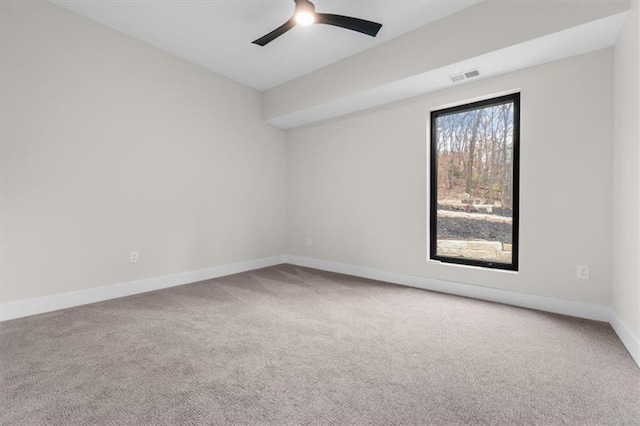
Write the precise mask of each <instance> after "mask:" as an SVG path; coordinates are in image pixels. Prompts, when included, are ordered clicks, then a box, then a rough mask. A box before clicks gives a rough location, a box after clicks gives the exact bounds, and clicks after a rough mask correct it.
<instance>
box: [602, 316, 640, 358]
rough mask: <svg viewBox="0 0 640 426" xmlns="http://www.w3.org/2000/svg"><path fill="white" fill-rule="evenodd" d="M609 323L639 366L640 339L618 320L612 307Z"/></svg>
mask: <svg viewBox="0 0 640 426" xmlns="http://www.w3.org/2000/svg"><path fill="white" fill-rule="evenodd" d="M609 323H610V324H611V327H613V330H614V331H615V332H616V334H617V335H618V337H619V338H620V340H621V341H622V344H623V345H624V346H625V347H626V348H627V350H628V351H629V353H630V354H631V357H632V358H633V359H634V360H635V362H636V364H638V367H640V341H638V339H637V338H636V337H635V336H634V335H633V333H632V332H631V330H629V327H627V325H626V324H625V323H623V322H622V321H621V320H620V318H619V317H618V316H617V315H616V313H615V312H613V309H611V311H610V317H609Z"/></svg>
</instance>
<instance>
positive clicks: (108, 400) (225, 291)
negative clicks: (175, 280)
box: [0, 265, 640, 425]
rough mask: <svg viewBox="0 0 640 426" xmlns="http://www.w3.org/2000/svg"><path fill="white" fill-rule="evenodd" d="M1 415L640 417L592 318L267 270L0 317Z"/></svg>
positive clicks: (629, 382)
mask: <svg viewBox="0 0 640 426" xmlns="http://www.w3.org/2000/svg"><path fill="white" fill-rule="evenodd" d="M0 361H1V362H2V383H1V386H2V389H1V390H2V396H1V400H0V402H1V408H0V410H1V411H0V415H1V417H0V419H1V423H2V424H4V425H40V424H50V425H76V424H101V425H116V424H119V425H147V424H149V425H151V424H153V425H156V424H157V425H174V424H176V425H177V424H184V425H199V424H202V425H205V424H220V425H222V424H256V425H307V424H308V425H312V424H317V425H343V424H348V425H374V424H376V425H427V424H446V425H453V424H474V425H475V424H505V425H516V424H531V425H533V424H536V425H556V424H557V425H560V424H562V425H567V424H571V425H602V424H612V425H613V424H615V425H622V424H629V425H639V424H640V369H638V367H637V366H636V365H635V364H634V362H633V360H632V358H631V357H630V355H629V354H628V353H627V352H626V350H625V349H624V347H623V346H622V343H621V342H620V341H619V340H618V338H617V337H616V335H615V333H614V332H613V330H612V329H611V327H610V326H609V325H608V324H605V323H600V322H594V321H587V320H581V319H576V318H570V317H565V316H561V315H553V314H548V313H543V312H538V311H533V310H528V309H521V308H516V307H512V306H505V305H499V304H494V303H488V302H482V301H478V300H472V299H466V298H461V297H455V296H450V295H445V294H439V293H434V292H429V291H423V290H419V289H413V288H408V287H401V286H396V285H392V284H386V283H381V282H377V281H372V280H366V279H361V278H355V277H350V276H345V275H339V274H333V273H328V272H321V271H317V270H313V269H306V268H300V267H296V266H291V265H280V266H276V267H271V268H265V269H260V270H256V271H252V272H247V273H242V274H237V275H232V276H228V277H223V278H217V279H214V280H209V281H204V282H200V283H195V284H190V285H185V286H181V287H174V288H171V289H166V290H161V291H157V292H153V293H146V294H142V295H137V296H131V297H127V298H122V299H116V300H111V301H107V302H102V303H96V304H93V305H86V306H82V307H77V308H72V309H67V310H64V311H57V312H52V313H48V314H42V315H37V316H33V317H28V318H22V319H17V320H13V321H7V322H4V323H2V324H0Z"/></svg>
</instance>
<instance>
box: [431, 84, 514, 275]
mask: <svg viewBox="0 0 640 426" xmlns="http://www.w3.org/2000/svg"><path fill="white" fill-rule="evenodd" d="M510 102H513V159H512V167H513V170H512V173H513V178H512V179H513V189H512V191H513V193H512V200H513V218H512V229H513V231H512V232H513V235H512V248H511V250H512V251H511V263H503V262H492V261H487V260H479V259H467V258H460V257H449V256H439V255H437V244H438V212H437V210H438V179H437V177H438V143H437V136H438V135H437V126H436V120H437V119H438V117H441V116H443V115H451V114H456V113H460V112H466V111H473V110H476V109H480V108H486V107H490V106H495V105H501V104H505V103H510ZM430 123H431V129H430V140H429V144H430V151H429V152H430V174H429V178H430V180H429V191H430V207H429V258H430V259H431V260H435V261H439V262H442V263H451V264H457V265H467V266H480V267H484V268H490V269H501V270H507V271H518V264H519V245H520V239H519V229H520V93H519V92H517V93H512V94H509V95H504V96H498V97H495V98H490V99H485V100H482V101H477V102H471V103H467V104H462V105H458V106H454V107H450V108H444V109H440V110H436V111H431V121H430Z"/></svg>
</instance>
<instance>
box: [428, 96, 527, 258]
mask: <svg viewBox="0 0 640 426" xmlns="http://www.w3.org/2000/svg"><path fill="white" fill-rule="evenodd" d="M519 110H520V95H519V94H513V95H508V96H502V97H500V98H495V99H489V100H486V101H481V102H475V103H472V104H467V105H462V106H458V107H454V108H448V109H444V110H439V111H434V112H432V113H431V188H430V189H431V197H430V198H431V209H430V213H431V220H430V225H431V226H430V237H431V238H430V252H431V258H432V259H435V260H440V261H443V262H451V263H462V264H469V265H476V266H487V267H492V268H500V269H510V270H517V265H518V263H517V260H518V157H519V134H520V131H519V122H520V120H519V115H520V111H519Z"/></svg>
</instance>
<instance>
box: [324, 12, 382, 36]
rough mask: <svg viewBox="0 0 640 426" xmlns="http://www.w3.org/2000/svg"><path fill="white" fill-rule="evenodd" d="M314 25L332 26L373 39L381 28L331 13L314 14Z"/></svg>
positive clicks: (364, 21) (374, 24)
mask: <svg viewBox="0 0 640 426" xmlns="http://www.w3.org/2000/svg"><path fill="white" fill-rule="evenodd" d="M316 24H327V25H334V26H336V27H342V28H346V29H348V30H352V31H357V32H359V33H362V34H366V35H368V36H371V37H375V36H376V35H377V34H378V31H380V28H382V24H379V23H377V22H372V21H367V20H365V19H359V18H352V17H350V16H342V15H333V14H331V13H316Z"/></svg>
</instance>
